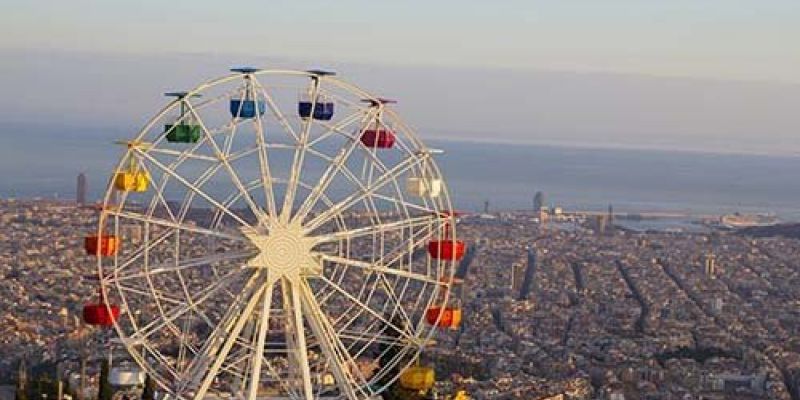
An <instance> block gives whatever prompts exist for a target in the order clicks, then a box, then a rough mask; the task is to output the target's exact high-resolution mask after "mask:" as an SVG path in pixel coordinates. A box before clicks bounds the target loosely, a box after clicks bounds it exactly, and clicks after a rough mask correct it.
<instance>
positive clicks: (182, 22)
mask: <svg viewBox="0 0 800 400" xmlns="http://www.w3.org/2000/svg"><path fill="white" fill-rule="evenodd" d="M0 5H2V9H3V15H2V16H0V22H1V23H0V26H1V27H0V32H2V35H0V48H5V49H62V50H91V51H101V52H106V51H115V52H122V53H146V54H150V53H159V52H169V53H172V52H199V53H207V52H211V53H216V54H219V53H247V54H269V55H272V56H276V57H291V58H300V59H314V60H319V59H325V60H335V61H344V62H352V61H358V62H369V63H388V64H393V65H397V64H416V65H442V66H477V67H504V68H505V67H511V68H544V69H557V70H581V71H586V70H590V71H597V70H599V71H613V72H628V73H642V74H655V75H669V76H674V75H679V76H693V77H711V78H724V79H756V80H771V81H784V82H798V83H800V47H798V46H797V45H796V43H797V40H798V39H800V23H798V21H800V1H797V0H668V1H667V0H664V1H649V0H602V1H598V0H585V1H578V0H570V1H563V0H550V1H536V0H517V1H486V0H480V1H471V0H460V1H452V0H436V1H422V0H404V1H366V0H364V1H354V0H335V1H332V0H316V1H290V0H286V1H264V0H253V1H248V0H238V1H235V2H230V1H217V0H169V1H164V0H137V1H128V2H123V1H109V0H69V1H8V0H0Z"/></svg>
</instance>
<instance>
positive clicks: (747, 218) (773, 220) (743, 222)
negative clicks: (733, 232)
mask: <svg viewBox="0 0 800 400" xmlns="http://www.w3.org/2000/svg"><path fill="white" fill-rule="evenodd" d="M778 222H780V221H779V220H778V218H777V217H776V216H775V215H773V214H741V213H738V212H737V213H733V214H726V215H723V216H721V217H720V219H719V223H720V225H722V226H724V227H726V228H732V229H736V228H749V227H759V226H772V225H776V224H778Z"/></svg>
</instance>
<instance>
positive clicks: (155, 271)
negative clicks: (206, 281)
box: [113, 250, 257, 282]
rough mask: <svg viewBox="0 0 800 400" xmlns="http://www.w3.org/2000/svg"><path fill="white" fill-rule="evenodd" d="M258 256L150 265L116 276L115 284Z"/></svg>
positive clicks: (244, 253) (230, 254)
mask: <svg viewBox="0 0 800 400" xmlns="http://www.w3.org/2000/svg"><path fill="white" fill-rule="evenodd" d="M256 254H257V252H256V251H253V250H250V251H239V252H225V253H221V254H212V255H210V256H205V257H195V258H190V259H188V260H172V261H168V262H164V263H161V264H157V265H150V266H149V267H148V268H147V270H145V271H142V272H136V273H127V274H118V275H115V276H114V277H113V282H123V281H126V280H131V279H140V278H145V277H147V276H153V275H159V274H169V273H177V272H180V271H183V270H186V269H191V268H196V267H200V266H203V265H212V264H216V263H222V262H230V261H234V260H240V259H243V258H248V257H254V256H255V255H256ZM176 261H177V262H176Z"/></svg>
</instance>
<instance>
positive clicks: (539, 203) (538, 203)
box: [533, 191, 545, 212]
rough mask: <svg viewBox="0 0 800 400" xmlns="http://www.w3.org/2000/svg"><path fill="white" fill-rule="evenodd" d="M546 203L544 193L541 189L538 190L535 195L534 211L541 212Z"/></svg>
mask: <svg viewBox="0 0 800 400" xmlns="http://www.w3.org/2000/svg"><path fill="white" fill-rule="evenodd" d="M544 204H545V203H544V193H542V192H541V191H539V192H536V194H535V195H534V196H533V211H534V212H539V210H541V209H542V207H544Z"/></svg>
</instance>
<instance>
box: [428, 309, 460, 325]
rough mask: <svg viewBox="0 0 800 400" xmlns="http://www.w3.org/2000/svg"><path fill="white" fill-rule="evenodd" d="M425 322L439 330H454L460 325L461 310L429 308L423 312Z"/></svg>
mask: <svg viewBox="0 0 800 400" xmlns="http://www.w3.org/2000/svg"><path fill="white" fill-rule="evenodd" d="M425 320H426V321H427V322H428V323H429V324H431V325H435V326H438V327H439V328H450V329H455V328H458V327H459V326H460V325H461V308H459V307H431V308H429V309H428V310H427V311H426V312H425Z"/></svg>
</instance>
